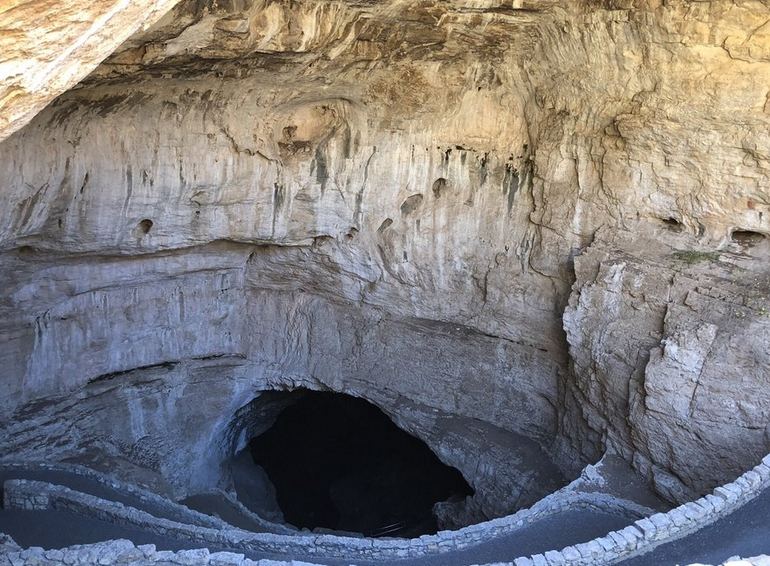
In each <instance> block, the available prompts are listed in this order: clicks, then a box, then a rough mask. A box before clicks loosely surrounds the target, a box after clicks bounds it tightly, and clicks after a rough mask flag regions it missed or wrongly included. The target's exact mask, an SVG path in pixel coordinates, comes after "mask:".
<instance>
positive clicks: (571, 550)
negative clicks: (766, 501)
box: [499, 455, 770, 566]
mask: <svg viewBox="0 0 770 566" xmlns="http://www.w3.org/2000/svg"><path fill="white" fill-rule="evenodd" d="M768 486H770V455H768V456H765V458H764V459H763V460H762V462H761V463H760V464H759V465H757V466H755V467H754V468H753V469H751V470H749V471H748V472H746V473H744V474H743V475H741V476H740V477H739V478H737V479H736V480H735V481H733V482H731V483H728V484H725V485H723V486H720V487H717V488H716V489H715V490H714V491H713V493H710V494H708V495H705V496H703V497H701V498H700V499H696V500H695V501H691V502H688V503H685V504H684V505H680V506H679V507H676V508H674V509H672V510H671V511H669V512H668V513H656V514H654V515H652V516H650V517H646V518H644V519H640V520H638V521H636V522H635V523H634V524H633V525H629V526H628V527H626V528H625V529H622V530H620V531H613V532H610V533H608V534H607V535H605V536H603V537H599V538H597V539H594V540H592V541H589V542H586V543H583V544H577V545H575V546H568V547H566V548H563V549H561V550H558V551H557V550H552V551H548V552H545V553H544V554H536V555H533V556H529V557H521V558H516V559H515V560H514V561H513V562H512V563H506V564H504V565H502V564H501V565H499V566H539V565H554V566H556V565H565V564H569V565H570V566H572V565H575V566H578V565H580V566H582V565H586V566H588V565H594V564H613V563H616V562H620V561H621V560H625V559H628V558H631V557H633V556H638V555H640V554H645V553H647V552H650V551H651V550H653V549H655V548H656V547H658V546H660V545H661V544H665V543H668V542H672V541H675V540H677V539H680V538H683V537H686V536H687V535H689V534H692V533H694V532H695V531H697V530H699V529H702V528H703V527H706V526H708V525H710V524H711V523H714V522H715V521H717V520H719V519H721V518H723V517H725V516H726V515H729V514H730V513H732V512H733V511H735V510H736V509H738V508H739V507H741V506H742V505H744V504H746V503H748V502H749V501H751V500H752V499H753V498H755V497H756V496H757V495H759V493H761V492H762V491H763V490H764V489H766V488H767V487H768Z"/></svg>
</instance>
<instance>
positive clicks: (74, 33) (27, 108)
mask: <svg viewBox="0 0 770 566" xmlns="http://www.w3.org/2000/svg"><path fill="white" fill-rule="evenodd" d="M178 1H179V0H139V1H137V0H132V1H130V2H126V1H117V0H96V1H94V2H89V3H87V4H83V3H80V2H71V1H67V2H59V1H57V2H51V1H43V2H39V1H29V0H20V1H17V2H12V3H10V4H9V5H6V6H4V7H3V8H2V10H0V50H1V51H2V53H3V56H2V60H1V61H0V112H1V113H2V115H0V141H2V140H4V139H5V138H7V137H8V136H9V135H11V134H12V133H13V132H15V131H16V130H18V129H19V128H21V127H23V126H24V125H25V124H26V123H28V122H29V121H30V120H31V119H32V118H33V117H34V116H35V114H37V113H38V112H40V111H41V110H42V109H43V108H45V106H46V105H48V103H50V102H51V101H52V100H53V99H54V98H56V97H57V96H59V95H60V94H62V93H63V92H64V91H66V90H68V89H70V88H72V87H73V86H75V85H76V84H77V83H78V82H79V81H80V80H81V79H83V78H84V77H85V76H86V75H88V74H89V73H90V72H91V71H93V70H94V69H95V68H96V67H97V66H98V65H99V63H101V62H102V61H103V60H104V59H106V58H107V57H108V56H109V55H110V54H111V53H112V52H113V51H114V50H115V49H116V48H117V47H118V46H119V45H121V44H122V43H123V42H124V41H126V40H127V39H128V38H129V37H131V36H132V35H133V34H135V33H136V32H139V31H143V30H145V29H147V28H148V27H150V26H151V25H152V24H154V23H155V22H156V21H157V20H158V19H159V18H160V17H161V16H163V14H165V13H166V12H167V11H168V10H169V9H170V8H171V7H172V6H174V4H176V3H177V2H178Z"/></svg>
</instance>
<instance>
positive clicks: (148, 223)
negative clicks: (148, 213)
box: [137, 218, 152, 235]
mask: <svg viewBox="0 0 770 566" xmlns="http://www.w3.org/2000/svg"><path fill="white" fill-rule="evenodd" d="M137 228H138V230H139V233H140V234H142V235H145V234H149V233H150V230H152V220H150V219H149V218H145V219H144V220H141V221H140V222H139V225H138V226H137Z"/></svg>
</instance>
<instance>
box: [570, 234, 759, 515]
mask: <svg viewBox="0 0 770 566" xmlns="http://www.w3.org/2000/svg"><path fill="white" fill-rule="evenodd" d="M664 231H665V229H664ZM655 236H657V237H655ZM666 236H667V237H666ZM694 247H695V244H694V243H693V242H692V239H691V238H689V237H683V236H681V235H677V234H672V233H670V232H669V233H668V234H666V233H660V232H658V234H649V233H648V234H644V232H643V231H642V230H636V231H635V232H634V233H618V232H613V233H609V232H604V233H602V234H601V235H600V236H598V237H597V240H596V241H595V242H594V243H593V244H592V245H591V247H590V248H589V249H588V251H587V252H586V253H584V254H583V255H582V256H580V257H579V258H577V260H576V263H575V270H576V273H577V282H576V284H575V289H574V292H573V295H572V298H571V299H570V304H569V307H568V308H567V311H566V313H565V317H564V321H565V330H566V332H567V339H568V341H569V343H570V354H571V359H572V362H573V370H574V372H573V375H574V378H573V380H572V381H571V382H569V383H568V384H567V391H568V398H569V399H570V406H571V408H572V410H574V411H576V412H578V413H579V414H580V415H581V416H582V418H583V419H584V420H585V422H586V423H587V424H588V430H587V431H586V432H584V431H578V432H577V434H576V435H575V436H576V437H577V438H578V439H579V442H581V450H583V451H587V452H590V451H591V448H588V447H590V446H593V447H601V448H604V447H608V448H610V449H611V450H613V451H615V452H617V453H618V454H621V455H622V456H623V457H624V458H625V459H626V460H628V461H630V462H633V463H634V465H635V466H636V467H637V468H638V469H640V470H642V471H643V472H645V473H646V474H647V475H648V476H649V477H650V478H651V479H652V480H653V481H654V483H655V486H656V488H657V489H658V490H659V492H661V493H663V494H664V495H666V496H667V497H669V498H670V499H672V500H676V501H680V502H683V501H688V500H689V499H692V498H693V497H694V496H697V495H700V494H702V493H703V492H704V491H706V490H708V489H712V488H713V487H715V485H716V484H717V482H719V480H720V479H722V480H723V481H726V480H729V479H733V478H734V477H736V476H737V475H739V474H740V473H741V471H742V470H743V469H745V467H746V464H745V463H746V462H750V461H751V460H752V459H757V458H759V457H760V456H761V454H762V453H763V451H764V450H766V446H767V442H768V438H767V423H768V422H770V420H769V419H770V413H768V411H769V410H770V396H769V395H768V383H767V376H768V368H769V366H770V351H768V347H767V344H768V332H769V331H770V320H769V319H768V314H769V313H770V305H769V304H768V301H770V278H768V274H767V271H766V262H767V257H768V254H769V253H770V243H768V242H767V241H764V240H763V241H759V242H756V243H749V244H746V243H733V244H731V245H730V246H726V247H725V248H724V249H722V250H718V251H703V250H699V249H697V248H696V249H693V248H694ZM564 422H565V423H570V422H576V421H575V420H574V419H573V420H570V418H566V419H565V421H564ZM567 427H569V424H567ZM593 449H594V450H595V449H596V448H593Z"/></svg>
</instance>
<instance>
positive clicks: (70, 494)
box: [4, 480, 646, 559]
mask: <svg viewBox="0 0 770 566" xmlns="http://www.w3.org/2000/svg"><path fill="white" fill-rule="evenodd" d="M4 492H5V494H4V504H5V506H6V507H7V508H15V509H26V510H45V509H57V510H62V511H70V512H73V513H77V514H80V515H84V516H89V517H93V518H96V519H99V520H102V521H106V522H110V523H114V524H121V525H127V526H133V527H139V528H141V529H143V530H147V531H150V532H154V533H157V534H160V535H163V536H169V537H173V538H176V539H180V540H187V541H190V542H191V543H194V544H199V545H201V546H207V547H219V548H233V549H239V550H249V551H257V552H266V553H278V554H291V555H302V556H322V557H328V558H346V559H348V558H349V559H379V558H391V559H394V558H416V557H420V556H425V555H428V554H439V553H443V552H452V551H455V550H461V549H465V548H468V547H471V546H474V545H477V544H479V543H481V542H484V541H486V540H489V539H493V538H496V537H499V536H503V535H506V534H509V533H512V532H515V531H516V530H518V529H521V528H522V527H525V526H526V525H528V524H530V523H532V522H534V521H537V520H540V519H543V518H545V517H548V516H551V515H553V514H556V513H559V512H561V511H565V510H574V509H595V510H601V511H604V512H615V513H620V512H622V513H625V514H628V513H629V506H632V505H633V504H632V503H630V502H626V501H620V500H618V499H616V498H614V497H611V496H607V495H604V494H576V493H568V494H561V496H558V497H557V494H552V495H551V496H548V497H546V498H544V499H543V500H541V501H540V502H538V503H537V504H535V505H534V506H532V507H531V508H529V509H524V510H521V511H519V512H518V513H515V514H514V515H509V516H507V517H502V518H500V519H494V520H491V521H486V522H484V523H479V524H477V525H471V526H469V527H465V528H463V529H459V530H457V531H440V532H439V533H437V534H435V535H424V536H421V537H419V538H415V539H367V538H353V537H342V536H337V535H316V534H305V533H298V534H296V535H279V534H272V533H254V532H251V531H244V530H241V529H237V528H234V527H231V526H229V525H228V526H227V528H210V527H201V526H198V525H190V524H185V523H179V522H175V521H170V520H168V519H163V518H158V517H155V516H153V515H151V514H149V513H147V512H145V511H140V510H138V509H134V508H132V507H128V506H126V505H123V504H122V503H118V502H114V501H107V500H104V499H101V498H99V497H96V496H93V495H89V494H85V493H80V492H77V491H74V490H71V489H69V488H66V487H63V486H58V485H53V484H49V483H46V482H39V481H33V480H8V481H6V482H5V484H4ZM642 509H646V508H642Z"/></svg>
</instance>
